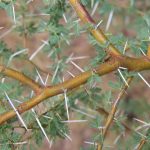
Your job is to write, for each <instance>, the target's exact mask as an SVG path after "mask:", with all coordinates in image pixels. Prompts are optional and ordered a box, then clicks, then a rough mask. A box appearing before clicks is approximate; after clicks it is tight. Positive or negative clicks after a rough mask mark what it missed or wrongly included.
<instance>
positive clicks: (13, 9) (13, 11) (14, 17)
mask: <svg viewBox="0 0 150 150" xmlns="http://www.w3.org/2000/svg"><path fill="white" fill-rule="evenodd" d="M11 5H12V14H13V19H14V24H16V13H15V7H14V4H13V1H12V0H11Z"/></svg>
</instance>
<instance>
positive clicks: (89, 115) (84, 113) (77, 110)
mask: <svg viewBox="0 0 150 150" xmlns="http://www.w3.org/2000/svg"><path fill="white" fill-rule="evenodd" d="M71 109H72V110H73V111H76V112H78V113H81V114H83V115H86V116H88V117H90V118H94V119H95V116H93V115H91V114H88V113H86V112H83V111H81V110H79V109H75V108H71Z"/></svg>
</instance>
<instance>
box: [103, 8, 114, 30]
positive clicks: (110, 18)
mask: <svg viewBox="0 0 150 150" xmlns="http://www.w3.org/2000/svg"><path fill="white" fill-rule="evenodd" d="M113 14H114V9H112V10H111V11H110V13H109V17H108V21H107V24H106V29H105V31H108V29H109V27H110V24H111V21H112V18H113Z"/></svg>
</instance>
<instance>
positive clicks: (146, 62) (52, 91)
mask: <svg viewBox="0 0 150 150" xmlns="http://www.w3.org/2000/svg"><path fill="white" fill-rule="evenodd" d="M68 1H69V2H70V4H71V5H72V7H73V8H74V9H75V11H76V13H77V14H78V16H79V18H80V19H81V20H82V21H83V22H84V23H85V24H91V25H92V26H90V27H89V29H88V31H89V32H90V33H91V34H92V35H93V36H94V37H95V39H96V40H97V41H98V42H100V43H101V44H106V43H108V46H107V54H108V55H110V58H109V59H108V60H107V61H106V62H105V63H103V64H101V65H100V66H99V67H97V68H93V69H92V70H89V71H86V72H84V73H81V74H80V75H78V76H76V77H74V78H72V79H69V80H67V81H64V82H63V83H60V84H57V85H53V86H51V87H48V86H47V87H42V86H41V85H39V84H38V83H36V82H35V81H34V80H32V79H30V78H29V77H27V76H25V75H24V74H22V73H20V72H18V71H15V70H13V69H10V68H7V67H5V66H2V65H0V73H2V74H4V75H6V76H8V77H11V78H14V79H16V80H19V81H20V82H21V83H23V84H26V85H28V86H29V87H31V88H32V89H33V90H34V91H35V93H36V96H35V97H33V98H31V99H29V100H27V101H26V102H24V103H22V104H20V105H19V106H18V107H17V111H18V112H19V113H20V114H21V113H23V112H25V111H27V110H30V109H31V108H33V107H34V106H36V105H37V104H39V103H41V102H42V101H44V100H45V99H47V98H50V97H52V96H56V95H58V94H61V93H63V92H64V90H67V92H68V91H70V90H72V89H74V88H76V87H79V86H80V85H82V84H84V83H86V82H87V80H88V78H89V77H90V76H91V75H92V74H93V72H94V73H96V74H98V75H100V76H102V75H105V74H108V73H110V72H112V71H115V70H117V69H118V68H119V67H124V68H127V69H128V71H143V70H149V69H150V58H149V56H150V46H149V48H148V52H147V56H144V57H139V58H134V57H128V56H125V55H122V54H121V53H120V52H119V50H118V49H117V48H115V46H114V45H113V44H112V43H110V42H109V40H108V39H107V37H106V36H105V34H104V33H103V32H102V30H101V29H99V27H97V25H96V24H95V22H94V20H93V19H92V18H91V17H90V15H89V14H88V12H87V11H86V9H85V8H84V6H83V5H82V4H81V3H80V1H79V0H68ZM131 80H132V77H131V78H128V80H127V82H128V84H129V83H130V82H131ZM126 89H127V85H125V86H124V87H123V89H122V91H121V92H120V94H119V97H118V99H117V100H116V101H115V102H114V103H113V105H112V109H111V112H110V113H109V115H108V118H107V120H106V124H105V128H104V129H103V132H102V133H103V137H104V138H105V137H106V134H107V132H108V129H109V127H110V125H111V123H112V122H113V119H114V115H115V112H116V109H117V106H118V104H119V101H120V99H121V98H122V96H123V95H124V93H125V91H126ZM15 116H16V112H15V111H14V110H10V111H8V112H5V113H3V114H1V115H0V125H2V124H3V123H5V122H6V121H7V120H9V119H11V118H13V117H15ZM145 141H146V140H145V139H142V141H141V143H140V145H139V146H141V145H142V146H143V145H144V143H145ZM102 146H103V144H100V145H98V148H97V150H101V149H102Z"/></svg>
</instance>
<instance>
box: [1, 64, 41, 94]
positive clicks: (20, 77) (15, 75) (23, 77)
mask: <svg viewBox="0 0 150 150" xmlns="http://www.w3.org/2000/svg"><path fill="white" fill-rule="evenodd" d="M0 73H2V74H4V75H6V76H8V77H11V78H13V79H16V80H18V81H20V82H21V83H23V84H26V85H28V86H30V87H31V88H32V89H33V90H34V91H35V93H39V92H40V91H41V89H42V87H41V86H40V85H39V84H38V83H36V82H35V81H34V80H32V79H30V78H29V77H27V76H26V75H24V74H23V73H20V72H18V71H16V70H13V69H10V68H7V67H5V66H2V65H0Z"/></svg>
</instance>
